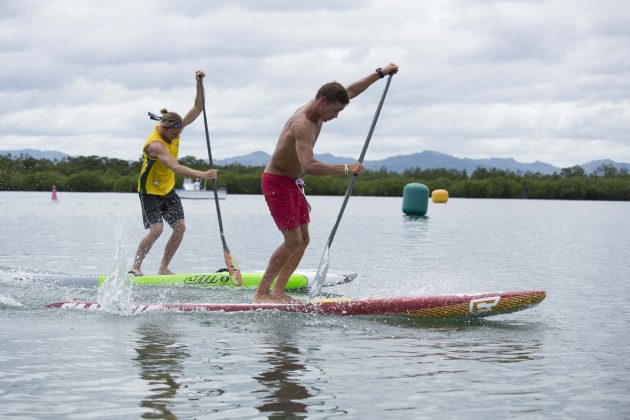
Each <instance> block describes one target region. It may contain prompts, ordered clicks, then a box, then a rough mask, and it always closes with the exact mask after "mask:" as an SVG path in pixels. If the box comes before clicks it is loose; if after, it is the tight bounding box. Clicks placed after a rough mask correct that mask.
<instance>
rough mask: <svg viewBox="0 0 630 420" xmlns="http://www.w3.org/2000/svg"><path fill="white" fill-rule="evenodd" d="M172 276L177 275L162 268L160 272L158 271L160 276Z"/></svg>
mask: <svg viewBox="0 0 630 420" xmlns="http://www.w3.org/2000/svg"><path fill="white" fill-rule="evenodd" d="M171 274H175V273H173V272H172V271H171V270H169V269H168V268H160V270H159V271H158V276H166V275H171Z"/></svg>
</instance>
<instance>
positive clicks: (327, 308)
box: [47, 290, 546, 318]
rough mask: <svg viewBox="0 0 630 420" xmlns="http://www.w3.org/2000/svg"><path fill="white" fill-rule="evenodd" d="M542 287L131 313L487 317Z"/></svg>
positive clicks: (77, 305) (538, 295)
mask: <svg viewBox="0 0 630 420" xmlns="http://www.w3.org/2000/svg"><path fill="white" fill-rule="evenodd" d="M545 296H546V293H545V292H544V291H542V290H527V291H515V292H490V293H471V294H457V295H434V296H406V297H387V298H370V299H322V300H315V301H311V302H306V303H304V304H274V303H266V304H265V303H261V304H256V303H157V304H134V305H133V307H132V312H133V313H134V314H139V313H142V312H243V311H263V310H264V311H269V310H274V311H285V312H299V313H313V314H328V315H407V316H414V317H420V318H469V317H473V318H476V317H486V316H490V315H498V314H505V313H510V312H516V311H520V310H523V309H527V308H529V307H532V306H534V305H537V304H539V303H540V302H542V301H543V300H544V299H545ZM47 306H48V307H49V308H61V309H78V310H88V311H98V310H102V307H101V305H100V304H99V303H97V302H90V301H81V300H73V301H67V302H55V303H51V304H49V305H47Z"/></svg>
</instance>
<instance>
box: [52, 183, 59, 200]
mask: <svg viewBox="0 0 630 420" xmlns="http://www.w3.org/2000/svg"><path fill="white" fill-rule="evenodd" d="M51 201H53V202H54V203H58V202H59V200H57V187H56V186H54V185H53V186H52V198H51Z"/></svg>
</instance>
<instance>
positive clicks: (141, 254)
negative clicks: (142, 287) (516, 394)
mask: <svg viewBox="0 0 630 420" xmlns="http://www.w3.org/2000/svg"><path fill="white" fill-rule="evenodd" d="M163 230H164V225H163V224H162V223H156V224H154V225H151V226H149V232H148V233H147V234H146V236H145V237H144V238H142V240H141V241H140V245H138V250H137V251H136V256H135V258H134V260H133V268H132V270H133V272H134V273H135V274H136V275H141V276H142V275H144V274H143V273H142V262H143V261H144V258H145V257H146V256H147V254H148V253H149V251H150V250H151V247H153V244H154V243H155V241H157V239H158V238H159V237H160V235H161V234H162V231H163Z"/></svg>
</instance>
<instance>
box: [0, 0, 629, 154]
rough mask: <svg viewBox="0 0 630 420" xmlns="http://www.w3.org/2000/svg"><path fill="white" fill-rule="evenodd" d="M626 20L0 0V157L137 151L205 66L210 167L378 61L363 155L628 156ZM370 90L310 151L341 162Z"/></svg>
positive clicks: (262, 139) (501, 4)
mask: <svg viewBox="0 0 630 420" xmlns="http://www.w3.org/2000/svg"><path fill="white" fill-rule="evenodd" d="M625 11H626V3H625V2H624V1H616V0H602V1H599V2H597V3H593V2H590V1H586V0H576V1H573V0H536V1H533V0H532V1H518V0H512V1H510V0H506V1H481V0H478V1H475V0H453V1H437V0H434V1H425V2H414V1H407V0H392V1H388V2H376V1H367V0H365V1H364V0H352V1H344V2H338V1H332V0H326V1H319V2H295V1H289V0H286V1H283V0H266V1H254V0H251V1H246V0H240V1H236V0H233V1H229V0H225V1H213V2H206V1H201V0H185V1H179V2H177V3H176V4H175V3H172V2H167V1H148V0H141V1H135V2H124V1H120V0H113V1H110V2H101V3H93V2H74V1H70V0H49V1H39V0H27V1H13V0H6V1H3V2H2V4H0V58H1V59H2V62H3V66H2V67H1V68H0V148H1V149H20V148H23V147H32V148H39V149H52V148H53V147H51V146H54V148H56V149H57V150H60V151H64V152H66V153H70V154H73V155H79V154H98V155H104V156H112V157H120V158H129V159H135V158H136V157H137V156H138V154H139V148H140V147H141V145H142V142H143V140H144V138H146V136H147V135H148V134H149V131H150V130H151V128H152V123H151V122H150V121H149V120H148V119H147V118H146V112H147V111H153V112H157V111H158V110H159V109H160V108H162V107H167V108H169V109H173V110H176V111H179V112H182V113H184V112H186V110H187V109H188V108H189V107H190V106H191V105H192V102H193V99H194V72H195V70H197V69H203V70H205V71H206V73H207V77H206V80H205V85H206V92H207V98H208V99H207V106H208V116H209V123H210V126H211V136H212V137H211V138H212V141H213V151H214V149H215V148H216V154H217V158H219V157H221V158H223V157H229V156H233V155H237V154H243V153H248V152H251V151H255V150H264V151H266V152H268V153H269V152H271V151H272V150H273V148H274V145H275V141H276V138H277V136H278V133H279V131H280V129H281V127H282V126H283V125H284V122H285V121H286V119H287V118H288V116H289V115H290V114H291V113H292V112H293V110H295V109H296V108H297V107H299V106H300V105H302V104H303V103H305V102H306V101H308V100H309V99H310V98H311V97H313V96H314V93H315V91H316V90H317V88H318V87H319V86H320V85H321V84H323V83H325V82H327V81H330V80H338V81H340V82H341V83H344V84H348V83H351V82H354V81H355V80H357V79H358V78H360V77H363V76H365V75H367V74H369V73H370V72H372V71H373V70H374V68H376V67H378V66H383V65H385V64H387V63H388V62H391V61H393V62H396V63H397V64H399V65H400V66H401V71H400V73H399V74H398V75H396V76H395V78H394V80H393V81H392V85H391V88H390V92H389V94H388V98H387V100H386V103H385V106H384V108H383V111H382V114H381V117H380V120H379V123H378V126H377V129H376V132H375V136H374V139H373V142H372V144H371V146H370V150H369V151H368V158H371V159H377V158H384V157H388V156H392V155H396V154H407V153H414V152H419V151H421V150H424V149H429V150H437V151H440V152H444V153H450V154H453V155H456V156H460V157H494V156H496V157H513V158H515V159H517V160H520V161H524V162H529V161H535V160H544V161H547V162H550V163H553V164H556V165H559V166H571V165H574V164H579V163H584V162H585V161H588V160H592V159H602V158H612V159H614V160H618V161H627V162H628V161H630V144H629V143H630V142H629V141H628V140H629V139H628V135H627V126H628V117H629V113H630V103H629V101H630V100H629V99H628V98H629V97H630V95H628V92H629V91H630V48H628V47H630V15H628V13H626V12H625ZM383 86H384V84H383V83H376V84H374V85H373V86H372V87H371V88H370V89H368V90H367V91H366V92H365V93H363V94H362V95H361V96H359V97H358V98H356V99H355V100H353V101H352V103H351V104H350V106H349V107H348V108H347V109H346V110H344V111H343V112H342V115H341V118H339V120H335V121H334V122H330V123H327V124H326V126H325V128H324V130H322V134H321V138H320V140H319V141H318V143H317V149H316V151H317V152H318V153H324V152H331V153H335V154H337V155H342V156H349V157H352V156H357V155H358V153H359V152H360V150H361V147H362V145H363V141H364V140H365V135H366V133H367V130H368V128H369V124H370V122H371V120H372V117H373V114H374V111H375V108H376V104H377V102H378V100H379V98H380V95H381V93H382V88H383ZM204 137H205V135H204V132H203V124H202V123H201V120H199V121H196V122H195V123H194V124H193V125H192V126H190V127H189V128H187V130H186V131H185V133H184V141H183V143H182V153H183V154H193V155H195V156H197V157H200V158H202V157H204V156H205V155H206V152H205V141H204Z"/></svg>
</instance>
